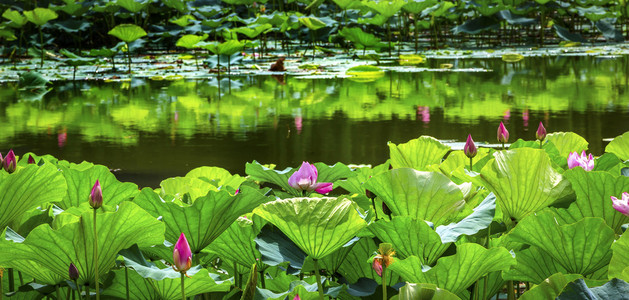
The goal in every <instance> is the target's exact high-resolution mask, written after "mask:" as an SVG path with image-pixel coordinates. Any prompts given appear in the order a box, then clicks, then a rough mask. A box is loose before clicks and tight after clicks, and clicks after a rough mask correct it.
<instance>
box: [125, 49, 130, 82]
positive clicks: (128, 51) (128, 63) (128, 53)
mask: <svg viewBox="0 0 629 300" xmlns="http://www.w3.org/2000/svg"><path fill="white" fill-rule="evenodd" d="M125 43H126V42H125ZM126 44H127V65H128V66H129V70H128V72H129V74H131V47H129V43H126Z"/></svg>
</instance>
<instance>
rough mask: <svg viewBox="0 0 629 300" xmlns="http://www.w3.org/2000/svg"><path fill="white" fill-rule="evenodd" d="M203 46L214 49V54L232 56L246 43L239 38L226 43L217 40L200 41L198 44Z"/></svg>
mask: <svg viewBox="0 0 629 300" xmlns="http://www.w3.org/2000/svg"><path fill="white" fill-rule="evenodd" d="M198 45H199V46H200V47H201V48H203V49H207V50H210V51H212V52H213V53H214V54H218V55H227V56H231V55H234V54H235V53H237V52H238V51H241V50H242V48H243V47H244V46H245V44H243V43H241V42H239V41H237V40H229V41H226V42H224V43H220V44H218V43H216V42H209V43H208V42H200V43H199V44H198Z"/></svg>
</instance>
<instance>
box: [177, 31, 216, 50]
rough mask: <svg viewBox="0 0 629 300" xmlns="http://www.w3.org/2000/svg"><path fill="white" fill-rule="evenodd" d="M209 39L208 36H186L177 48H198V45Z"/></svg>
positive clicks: (178, 42) (181, 38) (180, 39)
mask: <svg viewBox="0 0 629 300" xmlns="http://www.w3.org/2000/svg"><path fill="white" fill-rule="evenodd" d="M207 37H208V35H207V34H204V35H202V36H200V35H195V34H186V35H184V36H182V37H180V38H179V39H178V40H177V43H176V44H175V46H178V47H184V48H186V49H193V48H198V46H197V43H198V42H200V41H203V40H205V39H207Z"/></svg>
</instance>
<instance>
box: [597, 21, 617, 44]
mask: <svg viewBox="0 0 629 300" xmlns="http://www.w3.org/2000/svg"><path fill="white" fill-rule="evenodd" d="M594 25H595V26H596V29H598V31H600V32H601V33H602V34H603V36H604V37H605V39H606V40H607V41H610V42H616V43H622V42H623V41H624V40H625V38H624V37H623V36H622V31H621V30H618V29H616V27H615V26H614V25H613V24H610V23H609V22H607V21H606V20H598V21H596V22H594Z"/></svg>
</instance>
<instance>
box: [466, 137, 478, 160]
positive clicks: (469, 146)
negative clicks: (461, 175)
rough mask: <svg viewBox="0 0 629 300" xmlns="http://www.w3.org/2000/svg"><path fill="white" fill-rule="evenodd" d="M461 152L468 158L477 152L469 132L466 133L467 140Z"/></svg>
mask: <svg viewBox="0 0 629 300" xmlns="http://www.w3.org/2000/svg"><path fill="white" fill-rule="evenodd" d="M463 153H465V156H467V157H469V158H472V157H474V156H476V153H478V149H477V148H476V145H475V144H474V140H473V139H472V135H471V134H468V135H467V141H466V142H465V147H463Z"/></svg>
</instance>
